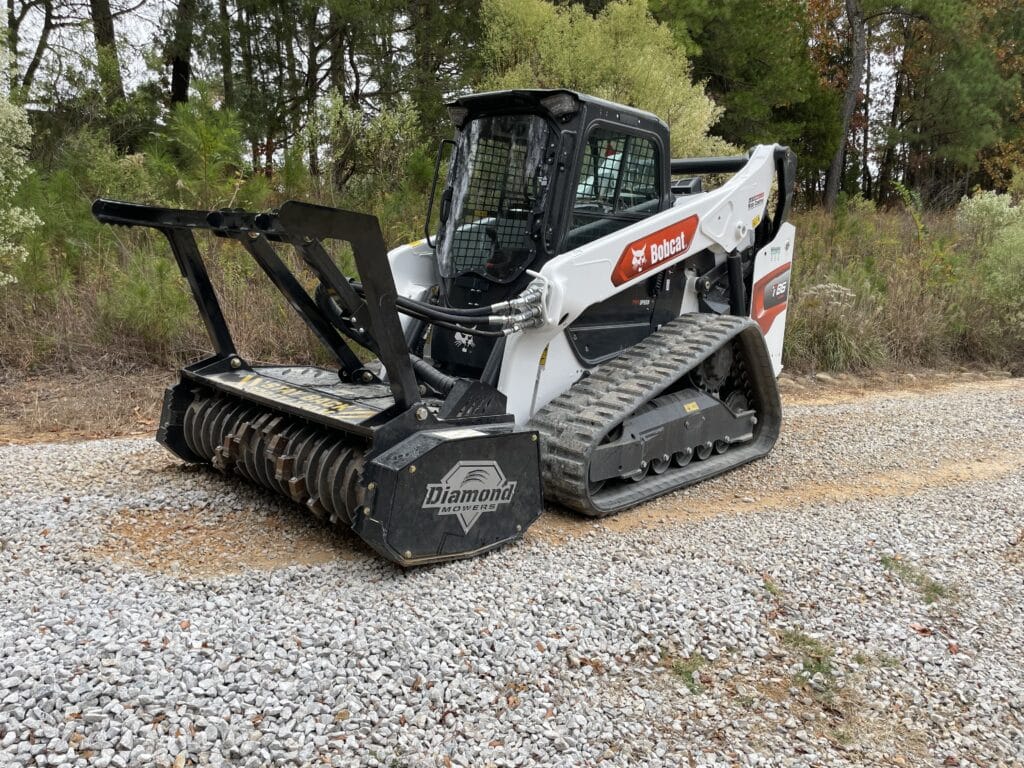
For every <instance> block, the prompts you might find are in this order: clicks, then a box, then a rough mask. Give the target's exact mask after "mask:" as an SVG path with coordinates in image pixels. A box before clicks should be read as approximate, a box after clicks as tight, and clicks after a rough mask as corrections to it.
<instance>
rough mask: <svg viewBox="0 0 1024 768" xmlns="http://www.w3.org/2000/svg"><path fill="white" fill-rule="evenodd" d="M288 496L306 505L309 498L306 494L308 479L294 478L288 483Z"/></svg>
mask: <svg viewBox="0 0 1024 768" xmlns="http://www.w3.org/2000/svg"><path fill="white" fill-rule="evenodd" d="M288 495H289V496H291V497H292V499H294V500H295V501H297V502H299V503H300V504H305V503H306V500H307V499H308V498H309V494H308V493H307V492H306V478H304V477H293V478H291V479H290V480H289V481H288Z"/></svg>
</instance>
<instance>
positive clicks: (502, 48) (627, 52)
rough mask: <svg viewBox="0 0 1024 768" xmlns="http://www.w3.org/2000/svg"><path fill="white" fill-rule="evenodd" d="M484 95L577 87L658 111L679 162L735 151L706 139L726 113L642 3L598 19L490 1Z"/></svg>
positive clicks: (539, 4) (629, 0) (621, 2)
mask: <svg viewBox="0 0 1024 768" xmlns="http://www.w3.org/2000/svg"><path fill="white" fill-rule="evenodd" d="M482 13H483V25H484V38H483V43H482V52H481V58H482V60H483V61H484V62H485V67H486V74H485V77H484V79H483V83H482V85H483V87H484V88H485V89H501V88H573V89H576V90H580V91H584V92H586V93H590V94H593V95H595V96H599V97H601V98H605V99H609V100H611V101H616V102H619V103H622V104H628V105H630V106H634V107H639V108H640V109H646V110H648V111H650V112H653V113H654V114H656V115H657V116H658V117H660V118H662V119H663V120H665V122H667V123H668V124H669V126H670V128H671V130H672V152H673V153H674V154H675V155H677V156H685V155H701V154H721V153H723V152H727V151H729V147H728V145H727V144H726V143H725V142H724V141H722V140H721V139H718V138H715V137H713V136H709V135H708V132H709V130H710V129H711V126H712V125H714V123H715V121H716V120H718V119H719V117H720V116H721V113H722V110H721V109H720V108H719V107H717V106H716V105H715V104H714V102H713V101H711V99H709V98H708V97H707V96H706V95H705V94H704V91H703V89H702V88H701V87H700V86H699V85H695V84H694V83H693V82H692V72H691V68H690V64H689V62H688V61H687V58H686V52H685V50H684V49H683V47H682V46H681V45H680V44H679V42H678V41H677V40H676V39H675V38H674V37H673V35H672V31H671V30H670V29H669V28H668V27H667V26H665V25H664V24H659V23H658V22H656V21H655V20H654V18H653V17H652V16H651V15H650V14H649V13H648V12H647V4H646V2H644V0H617V1H616V2H612V3H609V4H608V5H607V6H606V7H605V8H604V9H603V10H602V11H601V12H600V13H598V14H597V16H591V15H590V14H588V13H587V11H586V10H585V9H584V8H583V7H581V6H578V5H571V6H567V7H555V6H552V5H550V4H549V3H546V2H543V0H484V2H483V5H482Z"/></svg>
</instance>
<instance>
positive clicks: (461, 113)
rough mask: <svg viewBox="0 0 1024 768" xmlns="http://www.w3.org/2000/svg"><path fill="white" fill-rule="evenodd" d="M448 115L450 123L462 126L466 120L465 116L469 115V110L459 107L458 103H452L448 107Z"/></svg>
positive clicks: (458, 126)
mask: <svg viewBox="0 0 1024 768" xmlns="http://www.w3.org/2000/svg"><path fill="white" fill-rule="evenodd" d="M448 116H449V117H451V119H452V124H453V125H454V126H455V127H456V128H462V126H463V124H464V123H465V122H466V118H467V117H468V116H469V110H468V109H466V108H465V107H461V106H459V105H458V104H453V105H452V106H450V107H448Z"/></svg>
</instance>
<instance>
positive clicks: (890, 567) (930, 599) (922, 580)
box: [881, 555, 956, 604]
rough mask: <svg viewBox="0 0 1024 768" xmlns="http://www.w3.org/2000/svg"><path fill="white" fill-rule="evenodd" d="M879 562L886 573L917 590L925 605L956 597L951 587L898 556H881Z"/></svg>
mask: <svg viewBox="0 0 1024 768" xmlns="http://www.w3.org/2000/svg"><path fill="white" fill-rule="evenodd" d="M881 561H882V567H884V568H885V569H886V570H887V571H890V572H891V573H893V574H894V575H895V576H896V577H898V578H899V579H900V581H903V582H906V583H907V584H910V585H911V586H912V587H914V588H915V589H917V590H918V591H919V592H920V593H921V596H922V597H923V598H924V601H925V602H926V603H929V604H931V603H936V602H938V601H939V600H945V599H947V598H952V597H955V595H956V592H955V590H954V589H953V588H952V587H949V586H948V585H946V584H943V583H942V582H941V581H938V580H936V579H934V578H932V577H931V576H930V575H929V574H928V573H927V572H926V571H924V570H922V569H921V568H919V567H918V566H916V565H914V564H913V563H909V562H907V561H906V560H903V559H902V558H901V557H900V556H899V555H882V557H881Z"/></svg>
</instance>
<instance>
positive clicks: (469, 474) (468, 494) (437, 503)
mask: <svg viewBox="0 0 1024 768" xmlns="http://www.w3.org/2000/svg"><path fill="white" fill-rule="evenodd" d="M516 485H517V483H516V481H515V480H506V479H505V473H504V472H502V471H501V467H499V466H498V462H496V461H460V462H458V463H457V464H456V465H455V466H454V467H452V468H451V469H450V470H448V474H446V475H445V476H444V477H442V478H441V482H440V483H428V484H427V495H426V496H425V497H424V499H423V509H436V510H437V514H439V515H458V517H459V522H460V523H462V530H463V532H464V533H469V529H470V528H472V527H473V526H474V525H475V524H476V521H477V520H478V519H479V518H480V515H482V514H483V513H484V512H493V511H494V510H496V509H497V508H498V507H499V506H500V505H501V504H507V503H508V502H510V501H512V497H513V496H514V495H515V492H516Z"/></svg>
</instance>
